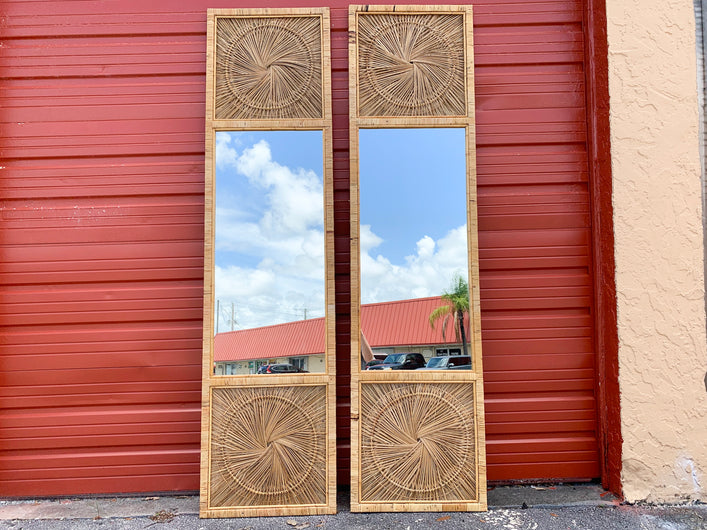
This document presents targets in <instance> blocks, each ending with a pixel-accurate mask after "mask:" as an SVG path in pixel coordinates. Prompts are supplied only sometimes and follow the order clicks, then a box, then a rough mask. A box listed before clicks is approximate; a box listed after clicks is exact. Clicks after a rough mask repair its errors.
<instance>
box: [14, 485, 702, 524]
mask: <svg viewBox="0 0 707 530" xmlns="http://www.w3.org/2000/svg"><path fill="white" fill-rule="evenodd" d="M348 494H349V492H348V491H347V490H345V489H342V490H340V491H339V513H337V514H336V515H313V516H297V517H259V518H242V519H199V515H198V514H199V498H198V496H196V495H169V496H140V497H137V496H135V497H90V498H86V497H83V498H67V499H36V500H0V530H5V529H12V530H39V529H42V530H85V529H90V530H99V529H100V530H108V529H119V530H138V529H140V530H142V529H147V528H149V529H151V530H168V529H183V530H212V529H228V530H269V529H279V530H304V529H309V530H319V529H322V530H331V529H337V530H344V529H346V530H385V529H391V530H393V529H395V530H398V529H399V530H418V529H419V530H422V529H427V528H431V529H434V530H462V529H464V530H475V529H484V530H487V529H502V530H544V529H548V530H554V529H582V530H693V529H697V530H699V529H707V504H702V503H685V504H675V505H629V504H625V503H621V502H620V501H619V500H618V499H616V498H615V497H614V496H613V495H612V494H610V493H608V492H606V491H604V490H602V488H601V487H600V486H599V485H597V484H557V485H523V486H498V487H492V488H490V489H489V492H488V499H489V510H488V511H487V512H478V513H460V512H449V513H376V514H362V513H351V512H350V511H349V502H348Z"/></svg>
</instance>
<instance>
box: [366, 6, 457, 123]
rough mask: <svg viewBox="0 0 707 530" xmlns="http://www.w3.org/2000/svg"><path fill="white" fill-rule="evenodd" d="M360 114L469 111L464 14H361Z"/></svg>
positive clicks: (421, 114)
mask: <svg viewBox="0 0 707 530" xmlns="http://www.w3.org/2000/svg"><path fill="white" fill-rule="evenodd" d="M358 39H359V40H358V86H359V115H360V116H464V115H465V114H466V92H465V83H464V17H463V16H462V15H460V14H404V15H400V14H398V13H395V14H366V15H361V16H359V19H358Z"/></svg>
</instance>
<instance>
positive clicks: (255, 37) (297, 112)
mask: <svg viewBox="0 0 707 530" xmlns="http://www.w3.org/2000/svg"><path fill="white" fill-rule="evenodd" d="M321 31H322V25H321V18H320V17H316V16H309V17H307V16H298V17H219V18H218V19H217V25H216V105H215V118H216V119H218V120H226V119H241V120H249V119H252V120H260V119H282V118H303V119H304V118H322V117H323V103H322V41H321Z"/></svg>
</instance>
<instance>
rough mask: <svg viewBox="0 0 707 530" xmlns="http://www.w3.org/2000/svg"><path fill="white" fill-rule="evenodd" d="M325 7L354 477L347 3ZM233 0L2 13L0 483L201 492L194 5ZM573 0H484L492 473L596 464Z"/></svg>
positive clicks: (7, 487)
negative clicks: (329, 25)
mask: <svg viewBox="0 0 707 530" xmlns="http://www.w3.org/2000/svg"><path fill="white" fill-rule="evenodd" d="M305 4H308V5H312V4H309V3H305ZM305 4H303V3H302V2H294V1H292V0H272V1H270V2H268V3H267V5H268V6H272V7H287V6H302V5H305ZM326 4H328V5H330V6H332V28H333V33H332V56H333V57H332V64H333V76H332V83H333V94H334V164H335V167H334V180H335V207H336V211H335V226H336V243H335V249H336V280H337V298H336V307H337V340H338V347H337V355H338V357H339V359H338V362H337V370H338V371H339V373H340V377H339V386H338V391H337V392H338V405H339V406H338V409H339V413H340V414H339V416H340V417H339V422H338V423H339V432H338V436H339V467H340V482H346V481H347V480H348V457H349V455H348V395H349V389H348V370H349V360H348V355H349V346H348V341H349V338H350V336H349V294H348V290H349V239H348V237H349V229H348V224H349V191H348V186H349V168H348V71H347V69H348V61H347V54H348V48H347V45H348V37H347V30H348V28H347V25H348V19H347V6H348V4H347V3H344V2H342V1H340V0H336V1H331V2H328V3H326ZM236 5H238V6H240V7H256V6H257V7H260V6H261V5H262V4H261V3H259V2H251V3H241V2H236V3H234V2H223V1H219V2H208V1H204V0H200V1H189V2H181V3H174V2H171V1H166V0H160V1H155V2H141V1H136V0H108V1H104V2H101V3H99V4H96V3H86V2H83V1H68V0H67V1H60V0H57V1H42V2H36V1H15V0H8V1H5V2H3V4H2V6H0V11H1V12H0V17H1V18H2V19H3V21H4V22H3V32H2V37H1V38H2V49H3V53H2V56H0V78H1V80H2V81H1V82H2V91H1V92H0V108H1V110H0V124H1V125H0V127H1V129H0V158H1V159H2V162H1V163H0V166H2V167H1V168H0V175H1V176H2V179H1V182H0V189H1V198H2V213H3V221H2V235H1V239H0V245H1V248H2V253H1V256H2V258H1V259H0V267H1V270H2V278H3V281H2V289H1V290H0V295H1V300H2V302H1V304H0V326H1V329H0V333H1V336H0V369H1V372H0V373H1V374H2V375H1V379H0V405H1V406H2V409H3V411H2V417H1V419H0V495H2V496H28V495H68V494H77V493H109V492H131V491H133V492H134V491H167V490H196V489H198V473H199V466H198V460H199V428H200V423H199V399H200V364H201V329H202V325H201V303H202V301H201V296H202V278H203V273H202V266H203V243H202V230H203V204H204V200H203V180H204V169H203V150H204V139H203V119H204V72H205V56H204V53H205V30H206V24H205V22H206V8H207V7H234V6H236ZM318 5H325V4H318ZM88 9H91V10H92V11H90V12H89V11H88ZM95 9H100V12H97V11H93V10H95ZM583 9H584V7H583V3H582V2H580V1H574V2H573V1H566V0H543V1H524V2H517V1H510V0H508V1H503V0H498V1H485V2H482V3H476V4H475V57H476V90H477V101H476V106H477V123H478V133H477V139H478V183H479V214H480V257H481V263H480V265H481V281H482V311H483V333H484V355H485V377H486V397H487V405H486V411H487V416H486V421H487V439H488V463H489V467H488V476H489V479H490V480H517V479H537V478H556V479H567V478H583V479H586V478H592V477H597V476H598V475H599V465H598V449H597V435H596V432H597V425H596V402H595V384H596V383H595V353H594V346H593V329H594V325H595V323H594V319H593V314H592V300H593V296H592V281H593V279H592V275H591V270H592V267H591V255H590V249H591V248H592V245H591V244H592V238H591V229H590V215H589V206H590V197H589V191H588V176H587V175H588V173H587V154H586V153H587V148H586V132H585V131H586V111H585V94H584V85H585V80H584V68H583V66H584V65H583V62H584V53H585V51H584V42H583V28H582V16H583Z"/></svg>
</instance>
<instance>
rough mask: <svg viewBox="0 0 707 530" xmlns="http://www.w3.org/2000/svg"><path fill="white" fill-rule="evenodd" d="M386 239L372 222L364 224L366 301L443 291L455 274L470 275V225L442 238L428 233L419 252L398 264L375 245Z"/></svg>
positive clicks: (363, 277)
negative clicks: (468, 257) (375, 228)
mask: <svg viewBox="0 0 707 530" xmlns="http://www.w3.org/2000/svg"><path fill="white" fill-rule="evenodd" d="M382 242H383V239H382V238H380V237H378V236H377V235H376V234H375V233H374V232H373V231H372V230H371V227H370V226H369V225H361V296H362V300H361V302H362V303H364V304H369V303H376V302H387V301H392V300H405V299H408V298H422V297H427V296H437V295H440V294H441V293H442V292H443V291H444V290H445V289H447V288H448V287H449V282H450V279H451V278H453V277H454V275H455V274H459V275H461V276H462V277H463V278H466V277H467V243H466V225H462V226H460V227H458V228H453V229H451V230H450V231H449V232H448V233H447V234H446V235H444V236H443V237H442V238H440V239H439V240H438V241H434V240H433V239H432V238H431V237H429V236H427V235H425V236H423V237H422V238H420V239H419V240H418V241H417V244H416V251H415V253H413V254H411V255H409V256H406V257H405V263H404V264H399V265H396V264H394V263H392V262H391V261H390V260H389V259H388V258H386V257H385V256H382V255H381V254H376V253H375V249H376V247H377V246H379V245H380V244H381V243H382Z"/></svg>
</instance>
